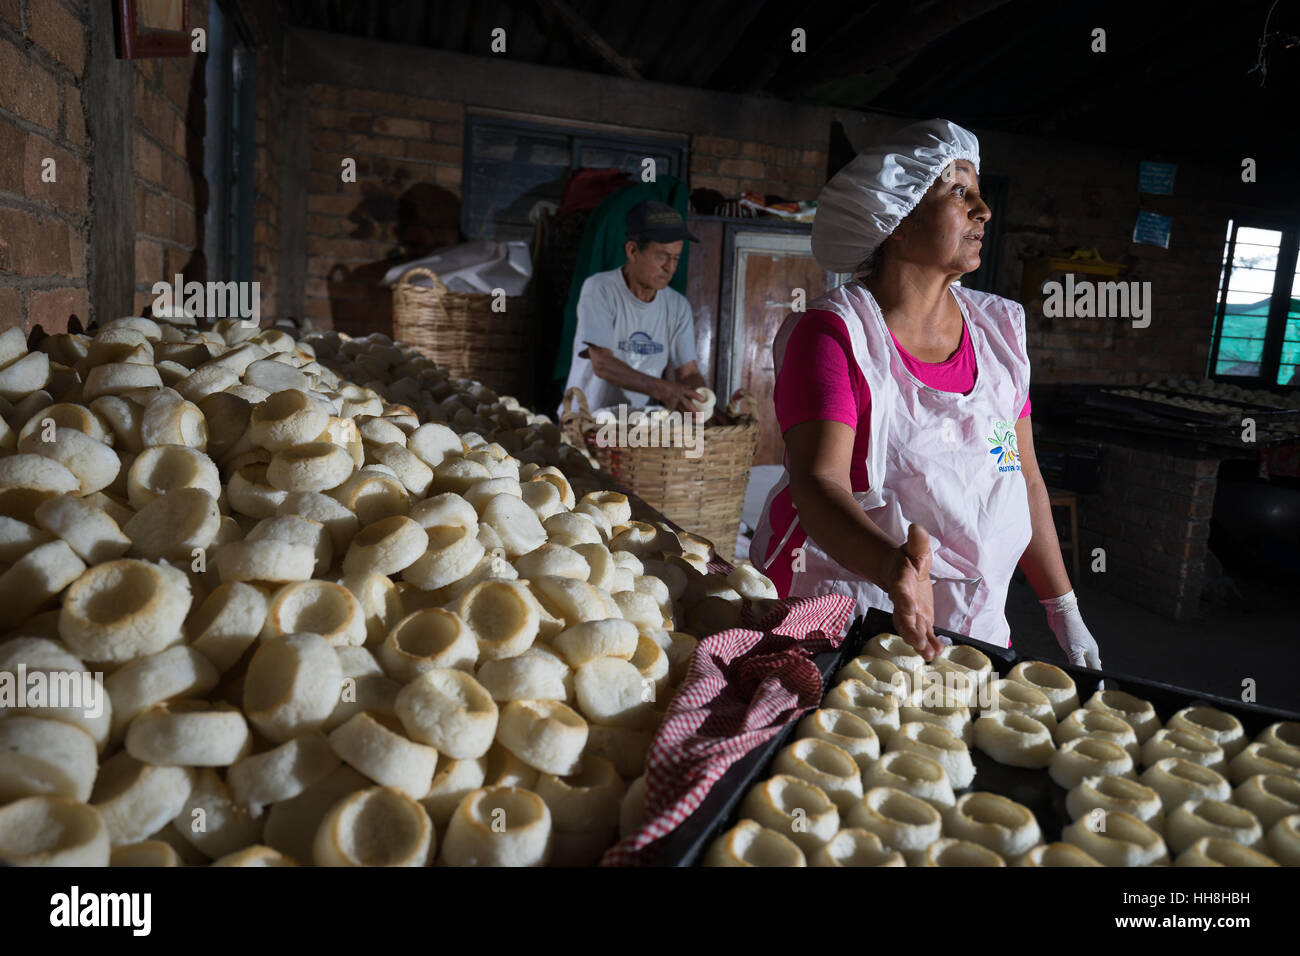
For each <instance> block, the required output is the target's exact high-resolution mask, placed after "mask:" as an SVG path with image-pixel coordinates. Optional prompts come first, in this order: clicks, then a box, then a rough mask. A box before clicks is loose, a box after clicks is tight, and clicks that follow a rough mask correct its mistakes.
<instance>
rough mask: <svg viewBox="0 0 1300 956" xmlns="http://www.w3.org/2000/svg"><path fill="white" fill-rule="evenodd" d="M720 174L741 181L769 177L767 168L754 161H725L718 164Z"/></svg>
mask: <svg viewBox="0 0 1300 956" xmlns="http://www.w3.org/2000/svg"><path fill="white" fill-rule="evenodd" d="M718 173H719V174H721V175H723V176H735V177H737V178H739V179H762V178H763V177H764V176H766V175H767V167H766V166H764V165H763V164H762V163H759V162H755V161H754V160H752V159H724V160H721V161H720V162H719V163H718Z"/></svg>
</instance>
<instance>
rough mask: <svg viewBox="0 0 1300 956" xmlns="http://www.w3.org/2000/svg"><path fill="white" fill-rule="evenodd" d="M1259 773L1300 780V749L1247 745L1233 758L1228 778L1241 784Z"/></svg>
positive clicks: (1256, 744)
mask: <svg viewBox="0 0 1300 956" xmlns="http://www.w3.org/2000/svg"><path fill="white" fill-rule="evenodd" d="M1199 762H1200V761H1198V763H1199ZM1211 766H1213V765H1211ZM1257 773H1272V774H1277V775H1279V776H1283V777H1292V778H1294V779H1297V780H1300V747H1288V746H1280V745H1278V744H1266V743H1258V742H1257V743H1251V744H1247V745H1246V747H1245V748H1244V749H1243V750H1242V751H1241V753H1239V754H1237V756H1235V757H1233V758H1232V764H1231V765H1230V766H1229V767H1228V777H1229V779H1230V780H1232V782H1233V783H1241V782H1242V781H1244V780H1246V779H1247V778H1248V777H1253V776H1254V775H1255V774H1257Z"/></svg>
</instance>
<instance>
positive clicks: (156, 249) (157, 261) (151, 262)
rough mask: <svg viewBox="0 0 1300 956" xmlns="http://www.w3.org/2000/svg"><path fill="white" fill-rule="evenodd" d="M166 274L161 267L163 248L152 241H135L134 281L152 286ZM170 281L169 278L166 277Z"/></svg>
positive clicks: (162, 266)
mask: <svg viewBox="0 0 1300 956" xmlns="http://www.w3.org/2000/svg"><path fill="white" fill-rule="evenodd" d="M165 274H166V269H165V267H164V265H163V248H162V246H161V245H160V244H159V243H157V242H155V241H154V240H152V239H137V240H136V241H135V281H136V283H137V284H140V283H143V284H145V285H152V284H153V283H155V282H157V281H159V279H161V278H162V277H163V276H164V275H165ZM168 278H169V279H170V276H168Z"/></svg>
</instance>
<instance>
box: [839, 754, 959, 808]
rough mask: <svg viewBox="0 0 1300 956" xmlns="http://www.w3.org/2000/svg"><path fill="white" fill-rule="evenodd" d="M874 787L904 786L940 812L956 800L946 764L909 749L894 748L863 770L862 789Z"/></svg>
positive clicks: (897, 788)
mask: <svg viewBox="0 0 1300 956" xmlns="http://www.w3.org/2000/svg"><path fill="white" fill-rule="evenodd" d="M872 787H890V788H891V789H894V790H901V791H902V792H903V793H906V794H910V795H911V796H913V797H917V798H919V799H921V800H924V801H925V802H926V803H928V804H930V805H931V806H932V807H934V808H935V809H936V810H938V811H940V812H941V813H942V812H944V811H946V810H947V809H948V808H949V807H951V806H952V805H953V804H954V803H956V802H957V798H956V796H955V795H954V794H953V789H952V784H951V783H950V782H949V780H948V773H947V771H946V770H944V769H943V766H942V765H941V764H940V763H939V762H938V761H937V760H931V759H930V758H929V757H924V756H922V755H921V754H919V753H914V752H913V751H910V750H891V751H889V752H887V753H884V754H881V756H880V759H879V760H877V761H875V762H874V763H872V764H871V765H870V766H868V767H867V768H866V769H865V770H864V771H863V774H862V788H863V792H864V793H865V792H866V791H867V790H870V789H871V788H872Z"/></svg>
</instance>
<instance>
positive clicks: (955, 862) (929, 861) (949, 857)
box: [920, 837, 1007, 866]
mask: <svg viewBox="0 0 1300 956" xmlns="http://www.w3.org/2000/svg"><path fill="white" fill-rule="evenodd" d="M920 865H921V866H1006V865H1007V863H1006V860H1004V859H1003V858H1002V857H1001V856H1000V855H998V854H997V853H995V852H994V851H993V850H991V849H989V848H988V847H986V846H982V845H980V844H979V843H973V842H971V841H970V840H961V839H957V838H955V837H942V838H940V839H938V840H935V841H934V842H933V843H931V844H930V845H929V846H928V847H927V848H926V850H925V853H924V854H922V856H921V864H920Z"/></svg>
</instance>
